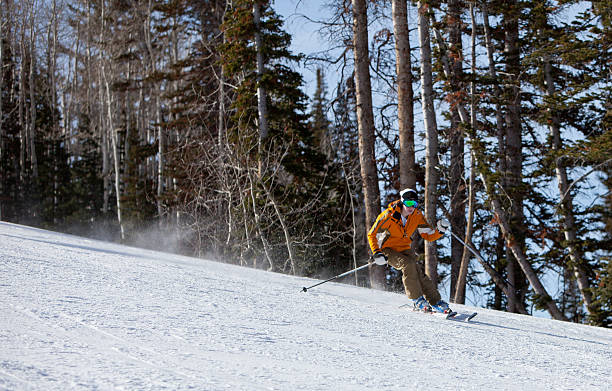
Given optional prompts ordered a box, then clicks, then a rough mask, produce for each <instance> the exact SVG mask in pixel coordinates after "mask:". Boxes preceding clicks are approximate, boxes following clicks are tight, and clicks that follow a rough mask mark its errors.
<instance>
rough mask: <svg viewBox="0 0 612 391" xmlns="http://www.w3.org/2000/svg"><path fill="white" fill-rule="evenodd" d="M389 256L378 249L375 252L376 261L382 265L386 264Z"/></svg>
mask: <svg viewBox="0 0 612 391" xmlns="http://www.w3.org/2000/svg"><path fill="white" fill-rule="evenodd" d="M388 259H389V258H388V257H387V256H386V255H385V254H384V253H383V252H382V251H376V252H375V253H374V263H375V264H377V265H380V266H385V265H386V264H387V260H388Z"/></svg>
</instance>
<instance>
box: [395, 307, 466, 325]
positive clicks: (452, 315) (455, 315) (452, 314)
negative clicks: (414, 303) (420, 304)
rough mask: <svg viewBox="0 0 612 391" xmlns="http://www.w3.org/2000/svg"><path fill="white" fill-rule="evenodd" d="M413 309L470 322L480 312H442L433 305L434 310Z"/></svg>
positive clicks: (448, 318)
mask: <svg viewBox="0 0 612 391" xmlns="http://www.w3.org/2000/svg"><path fill="white" fill-rule="evenodd" d="M399 308H411V305H410V304H408V303H406V304H402V305H400V306H399ZM413 311H415V312H423V313H426V314H435V315H443V316H444V319H447V320H454V321H459V322H469V321H471V320H472V319H474V317H475V316H476V315H478V312H471V313H459V312H457V311H450V312H446V313H445V312H442V311H437V310H436V309H435V307H433V306H432V310H430V311H421V310H415V309H414V308H413Z"/></svg>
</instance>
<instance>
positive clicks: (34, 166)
mask: <svg viewBox="0 0 612 391" xmlns="http://www.w3.org/2000/svg"><path fill="white" fill-rule="evenodd" d="M34 7H35V5H34V2H32V12H31V14H30V73H29V83H30V86H29V87H30V126H29V141H30V145H29V151H30V153H29V155H30V156H29V158H30V170H31V171H32V178H33V179H36V178H38V158H37V157H36V94H35V88H36V85H35V83H34V70H35V69H34V68H35V64H36V42H35V38H34V23H35V22H34V21H35V17H34ZM23 27H25V26H23Z"/></svg>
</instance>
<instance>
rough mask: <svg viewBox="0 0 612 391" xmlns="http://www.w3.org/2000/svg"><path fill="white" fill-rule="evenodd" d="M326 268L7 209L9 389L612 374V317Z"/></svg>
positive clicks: (471, 382) (598, 384)
mask: <svg viewBox="0 0 612 391" xmlns="http://www.w3.org/2000/svg"><path fill="white" fill-rule="evenodd" d="M316 282H317V281H316V280H310V279H306V278H300V277H292V276H287V275H281V274H275V273H267V272H264V271H259V270H253V269H248V268H241V267H237V266H232V265H227V264H222V263H216V262H209V261H204V260H200V259H195V258H188V257H182V256H176V255H170V254H164V253H159V252H153V251H147V250H142V249H136V248H131V247H124V246H119V245H114V244H109V243H103V242H98V241H94V240H89V239H84V238H79V237H75V236H69V235H61V234H57V233H53V232H48V231H43V230H39V229H34V228H29V227H24V226H19V225H13V224H7V223H0V390H30V389H37V390H68V389H77V390H80V389H85V390H87V389H96V390H115V389H127V390H158V389H168V390H182V389H195V390H249V391H250V390H299V389H301V390H326V391H327V390H420V389H422V390H431V389H444V390H450V389H453V390H455V389H457V390H458V389H466V390H469V389H476V390H543V389H549V390H605V389H608V390H609V389H610V387H611V386H610V384H612V330H609V329H603V328H596V327H589V326H584V325H577V324H571V323H564V322H558V321H553V320H549V319H541V318H533V317H528V316H521V315H515V314H507V313H502V312H497V311H491V310H485V309H477V310H478V312H479V315H478V316H477V317H476V318H475V319H474V321H472V322H470V323H466V322H457V321H447V320H444V319H443V318H442V317H439V316H436V315H430V314H422V313H416V312H412V311H410V310H406V309H400V308H398V307H399V306H400V305H401V304H404V303H407V302H408V300H407V298H406V297H405V296H403V295H399V294H393V293H387V292H380V291H373V290H369V289H363V288H357V287H353V286H350V285H342V284H337V283H333V282H330V283H327V284H323V285H321V286H319V287H316V288H313V289H312V290H309V291H308V292H306V293H305V292H302V291H301V288H302V287H303V286H310V285H312V284H315V283H316ZM454 307H455V309H457V310H459V311H471V310H473V309H472V308H468V307H462V306H454Z"/></svg>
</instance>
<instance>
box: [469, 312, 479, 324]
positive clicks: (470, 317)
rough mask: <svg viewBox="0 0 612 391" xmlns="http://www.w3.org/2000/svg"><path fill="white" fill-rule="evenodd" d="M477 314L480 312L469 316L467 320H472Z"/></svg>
mask: <svg viewBox="0 0 612 391" xmlns="http://www.w3.org/2000/svg"><path fill="white" fill-rule="evenodd" d="M476 315H478V312H474V313H472V314H471V315H470V316H468V318H467V321H468V322H469V321H470V320H472V319H474V317H475V316H476Z"/></svg>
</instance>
